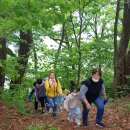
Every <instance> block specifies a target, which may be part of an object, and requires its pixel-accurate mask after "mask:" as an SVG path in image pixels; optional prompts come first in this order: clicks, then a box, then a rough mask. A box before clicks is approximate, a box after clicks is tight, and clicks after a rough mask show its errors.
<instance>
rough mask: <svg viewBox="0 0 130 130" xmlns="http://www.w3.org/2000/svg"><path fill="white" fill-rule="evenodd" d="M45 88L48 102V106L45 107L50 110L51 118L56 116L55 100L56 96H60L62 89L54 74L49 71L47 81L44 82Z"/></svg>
mask: <svg viewBox="0 0 130 130" xmlns="http://www.w3.org/2000/svg"><path fill="white" fill-rule="evenodd" d="M45 87H46V95H47V98H48V102H49V104H47V107H49V109H51V110H52V112H51V114H52V116H56V108H57V106H56V98H57V95H58V94H60V95H62V89H61V85H60V82H59V81H58V80H57V78H56V75H55V73H54V72H52V71H51V72H50V73H49V76H48V79H47V80H46V81H45Z"/></svg>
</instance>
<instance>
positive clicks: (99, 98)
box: [28, 68, 108, 127]
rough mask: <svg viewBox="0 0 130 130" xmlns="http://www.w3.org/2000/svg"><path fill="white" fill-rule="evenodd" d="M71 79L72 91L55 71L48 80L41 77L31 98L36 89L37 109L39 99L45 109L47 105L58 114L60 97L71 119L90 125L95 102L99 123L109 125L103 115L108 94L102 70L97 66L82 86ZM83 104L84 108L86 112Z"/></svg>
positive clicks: (54, 113) (43, 110)
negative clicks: (62, 82)
mask: <svg viewBox="0 0 130 130" xmlns="http://www.w3.org/2000/svg"><path fill="white" fill-rule="evenodd" d="M70 83H71V85H70V91H67V89H65V88H62V87H61V85H60V82H59V81H58V80H57V77H56V75H55V73H54V72H50V73H49V76H48V79H47V80H43V79H37V81H36V82H35V83H34V89H33V90H32V92H31V93H30V95H29V96H28V99H30V97H31V96H32V95H33V93H34V92H36V98H35V109H37V108H38V102H40V103H41V107H42V113H45V107H46V109H47V110H48V112H49V113H51V115H52V116H53V117H54V116H56V112H57V108H58V104H57V101H58V98H59V99H60V100H59V102H61V106H62V108H63V109H64V110H66V111H67V112H68V117H67V120H68V121H69V122H71V123H76V125H78V126H80V125H81V124H83V125H84V126H87V125H88V114H89V111H90V110H91V105H92V103H93V104H95V105H96V107H97V116H96V121H95V124H96V125H97V126H99V127H105V125H104V124H103V123H102V119H103V114H104V105H105V104H106V103H107V102H108V98H107V96H106V92H105V87H104V84H103V79H102V78H101V70H100V69H97V68H96V69H94V70H93V71H92V74H91V76H90V77H89V78H87V79H86V80H85V81H83V82H82V84H81V87H80V88H78V86H77V85H76V84H75V83H74V82H73V81H71V82H70ZM81 104H82V105H81ZM81 106H82V108H83V110H82V112H81Z"/></svg>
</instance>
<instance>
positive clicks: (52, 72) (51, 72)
mask: <svg viewBox="0 0 130 130" xmlns="http://www.w3.org/2000/svg"><path fill="white" fill-rule="evenodd" d="M51 74H54V75H55V79H56V82H57V83H58V80H57V76H56V73H55V72H54V71H50V72H49V74H48V79H49V78H50V75H51Z"/></svg>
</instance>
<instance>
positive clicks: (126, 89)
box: [115, 85, 130, 97]
mask: <svg viewBox="0 0 130 130" xmlns="http://www.w3.org/2000/svg"><path fill="white" fill-rule="evenodd" d="M129 94H130V86H127V85H121V86H117V87H116V94H115V95H116V96H117V97H124V96H127V95H129Z"/></svg>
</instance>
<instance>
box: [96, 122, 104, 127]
mask: <svg viewBox="0 0 130 130" xmlns="http://www.w3.org/2000/svg"><path fill="white" fill-rule="evenodd" d="M96 126H99V127H100V128H104V127H105V125H104V124H103V123H102V122H96Z"/></svg>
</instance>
